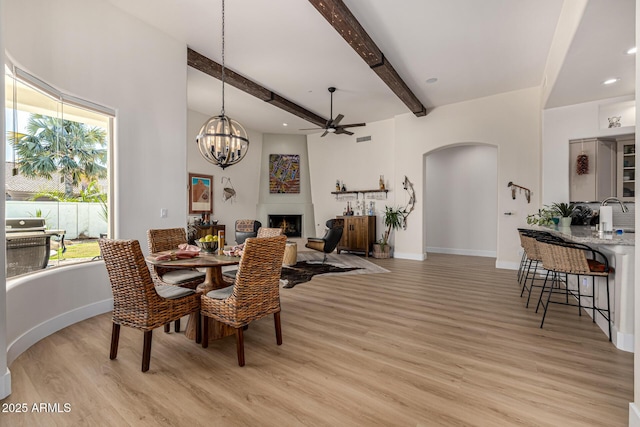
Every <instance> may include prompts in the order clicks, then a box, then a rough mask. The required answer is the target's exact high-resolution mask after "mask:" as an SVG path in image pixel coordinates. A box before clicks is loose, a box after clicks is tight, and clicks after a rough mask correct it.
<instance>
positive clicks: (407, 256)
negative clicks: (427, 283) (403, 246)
mask: <svg viewBox="0 0 640 427" xmlns="http://www.w3.org/2000/svg"><path fill="white" fill-rule="evenodd" d="M393 257H394V258H400V259H410V260H413V261H424V260H425V259H427V254H414V253H404V252H395V251H394V252H393Z"/></svg>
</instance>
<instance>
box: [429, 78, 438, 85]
mask: <svg viewBox="0 0 640 427" xmlns="http://www.w3.org/2000/svg"><path fill="white" fill-rule="evenodd" d="M437 81H438V78H437V77H431V78H430V79H427V84H433V83H435V82H437Z"/></svg>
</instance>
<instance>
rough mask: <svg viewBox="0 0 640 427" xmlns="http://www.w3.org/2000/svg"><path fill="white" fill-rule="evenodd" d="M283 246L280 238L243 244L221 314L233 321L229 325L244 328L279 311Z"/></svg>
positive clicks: (282, 238)
mask: <svg viewBox="0 0 640 427" xmlns="http://www.w3.org/2000/svg"><path fill="white" fill-rule="evenodd" d="M286 242H287V237H286V236H284V235H281V236H276V237H265V238H253V239H247V240H246V242H245V247H244V253H243V254H242V258H241V259H240V265H239V266H238V273H237V275H236V281H235V285H234V287H233V293H232V295H231V297H229V300H228V303H227V304H226V305H228V306H229V307H231V309H230V312H228V313H227V314H226V315H224V314H222V313H221V315H222V316H224V317H227V318H228V319H229V320H234V322H231V323H232V324H235V325H239V324H243V325H244V324H248V323H249V322H251V321H253V320H256V319H260V318H262V317H264V316H266V315H268V314H272V313H276V312H279V311H280V272H281V269H282V258H283V256H284V248H285V244H286ZM236 327H237V326H236Z"/></svg>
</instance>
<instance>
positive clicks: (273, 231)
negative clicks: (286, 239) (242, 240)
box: [256, 227, 283, 238]
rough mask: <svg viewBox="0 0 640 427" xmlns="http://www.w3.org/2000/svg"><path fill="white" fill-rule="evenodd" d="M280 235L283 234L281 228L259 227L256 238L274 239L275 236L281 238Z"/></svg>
mask: <svg viewBox="0 0 640 427" xmlns="http://www.w3.org/2000/svg"><path fill="white" fill-rule="evenodd" d="M282 234H283V233H282V228H267V227H260V228H259V229H258V235H257V236H256V237H259V238H264V237H276V236H281V235H282Z"/></svg>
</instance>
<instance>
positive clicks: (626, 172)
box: [617, 135, 636, 201]
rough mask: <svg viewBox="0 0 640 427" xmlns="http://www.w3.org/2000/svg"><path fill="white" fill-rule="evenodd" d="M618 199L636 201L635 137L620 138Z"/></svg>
mask: <svg viewBox="0 0 640 427" xmlns="http://www.w3.org/2000/svg"><path fill="white" fill-rule="evenodd" d="M617 151H618V159H617V160H618V162H617V163H618V173H617V177H618V185H617V189H618V198H619V199H620V200H624V201H633V200H635V195H636V139H635V135H629V136H628V137H624V138H618V150H617Z"/></svg>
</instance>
